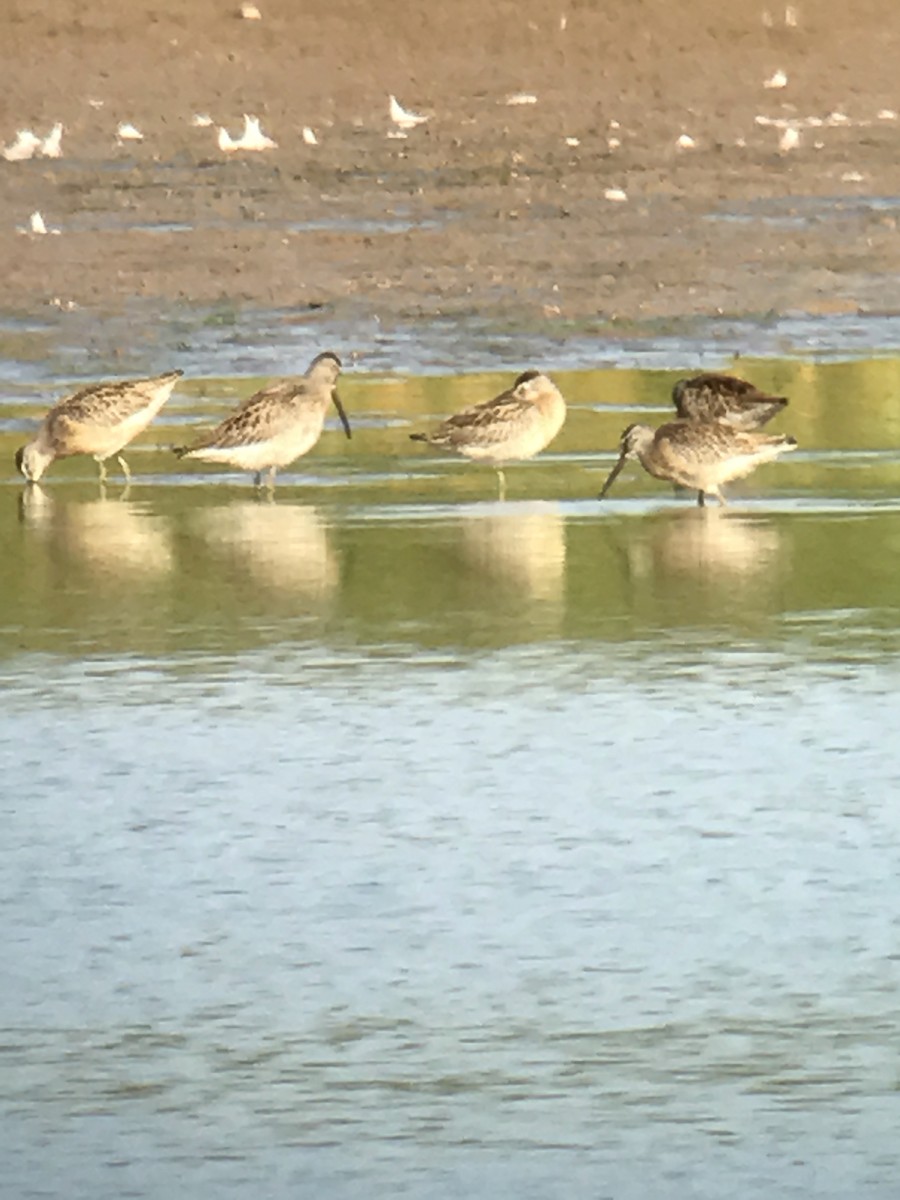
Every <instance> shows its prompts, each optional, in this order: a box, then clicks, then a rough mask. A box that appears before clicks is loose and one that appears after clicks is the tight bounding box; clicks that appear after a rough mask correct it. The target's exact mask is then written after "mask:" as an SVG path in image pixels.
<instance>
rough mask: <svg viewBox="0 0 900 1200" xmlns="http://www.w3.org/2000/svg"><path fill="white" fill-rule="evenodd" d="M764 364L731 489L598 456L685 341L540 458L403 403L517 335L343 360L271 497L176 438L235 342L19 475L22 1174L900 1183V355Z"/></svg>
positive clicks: (3, 628) (185, 1186) (318, 1182)
mask: <svg viewBox="0 0 900 1200" xmlns="http://www.w3.org/2000/svg"><path fill="white" fill-rule="evenodd" d="M741 369H743V370H745V371H747V373H750V374H752V377H753V378H754V379H757V380H758V381H759V382H760V383H761V384H763V385H767V386H772V387H773V388H778V389H780V390H784V391H787V392H789V394H790V395H791V397H792V407H791V409H789V410H788V413H787V414H786V415H785V416H784V417H783V418H781V419H780V421H779V427H780V428H783V429H785V430H786V431H790V432H792V433H794V434H795V435H796V436H797V437H798V439H799V440H800V442H801V446H802V450H801V452H800V453H798V454H797V455H795V456H793V457H792V458H791V459H788V460H786V461H783V462H782V463H779V464H777V465H775V466H772V467H768V468H764V469H762V470H760V471H759V472H757V474H756V475H754V476H752V477H751V478H750V479H749V480H747V481H744V482H743V483H742V484H740V485H736V486H735V487H734V488H733V490H732V495H733V499H734V501H735V503H734V505H733V507H731V508H729V509H727V510H725V511H724V512H719V511H718V510H716V509H709V510H706V511H699V510H697V509H696V508H694V507H693V506H692V505H691V503H690V502H687V501H685V500H683V499H681V498H677V497H674V496H673V495H672V494H671V492H670V491H669V490H668V489H667V488H666V487H664V486H663V485H661V484H658V483H656V482H654V481H652V480H649V479H647V478H646V477H645V476H643V474H641V473H640V472H639V471H638V470H637V469H632V470H629V471H628V472H626V473H625V474H624V475H623V476H622V478H621V479H620V481H619V483H618V484H617V485H616V489H615V491H614V493H613V497H612V499H611V500H610V501H609V502H607V503H604V504H602V505H601V504H599V503H598V502H596V501H595V500H593V499H592V498H591V497H592V496H594V495H595V494H596V492H597V490H598V488H599V486H600V483H601V482H602V479H603V477H604V475H605V473H606V471H607V470H608V469H609V466H610V465H611V463H612V461H613V450H614V447H615V443H616V440H617V436H618V433H619V431H620V430H621V428H622V427H623V426H624V425H626V424H628V423H629V421H631V420H633V419H636V418H640V419H644V420H649V421H651V422H655V421H659V420H662V419H663V415H664V413H665V412H666V411H667V410H666V408H665V402H666V401H665V398H666V394H667V388H668V387H669V386H670V385H671V382H672V379H673V378H674V376H673V375H671V374H667V373H664V372H637V371H610V372H594V373H566V372H560V373H555V374H556V375H557V377H558V378H559V380H560V382H561V383H562V385H563V386H564V390H565V391H566V394H567V396H569V397H570V398H571V400H572V411H571V415H570V420H569V422H568V424H567V426H566V429H565V431H564V433H563V435H562V436H561V437H560V439H559V441H558V443H557V444H555V445H554V447H553V449H552V452H550V453H548V454H546V455H545V456H543V457H542V459H540V460H538V461H537V462H535V463H532V464H528V465H524V466H522V467H519V468H512V469H510V470H509V472H508V485H509V488H508V494H509V499H508V501H507V502H506V503H505V504H500V503H498V502H497V501H496V500H495V494H496V493H495V482H494V477H493V475H492V473H491V472H489V471H484V470H479V469H478V468H475V467H472V466H470V465H467V464H463V463H458V462H455V461H451V462H447V461H445V460H443V459H440V458H438V457H436V456H432V455H431V454H430V453H429V452H427V451H426V452H425V453H423V452H422V451H421V450H420V449H419V448H416V447H413V448H410V444H409V443H408V441H407V440H406V434H407V433H408V432H409V430H410V429H412V428H414V427H417V426H419V425H421V424H422V423H423V422H426V421H427V420H428V419H429V418H430V417H431V416H433V415H437V414H444V413H446V412H448V411H450V410H451V409H453V408H454V407H459V406H460V405H461V404H463V403H467V402H471V401H473V400H476V399H479V398H483V397H484V396H487V395H490V394H492V392H493V391H496V390H499V387H502V386H504V385H505V383H506V382H507V378H508V377H507V376H500V375H498V376H491V377H481V378H474V377H468V378H464V379H462V380H459V379H457V380H447V379H442V378H439V377H438V378H432V379H397V378H393V377H385V378H380V379H375V378H372V377H357V378H356V379H353V378H352V377H348V378H347V380H346V384H345V386H344V388H343V393H344V397H345V402H346V404H347V407H348V408H349V409H350V410H351V413H352V414H353V415H354V416H355V427H356V433H355V436H354V441H353V442H352V443H351V444H350V445H349V446H348V445H347V443H345V442H344V441H343V440H342V439H341V438H340V436H339V433H338V431H337V430H336V429H334V428H329V430H328V431H327V432H326V434H325V435H324V436H323V439H322V442H321V443H320V446H319V447H318V448H317V449H316V451H314V452H313V454H311V455H310V456H309V458H308V459H307V460H305V461H302V462H301V463H299V464H297V466H296V468H295V469H294V470H293V471H291V472H287V473H286V475H285V481H284V485H283V486H282V487H280V488H279V491H278V493H277V495H276V500H275V502H274V503H268V502H265V501H261V500H259V499H257V498H256V496H255V494H254V493H253V491H252V489H251V488H250V487H249V486H248V485H247V482H246V481H245V480H244V479H242V478H241V477H240V476H236V475H231V474H228V473H217V472H215V471H212V470H210V471H207V470H204V469H203V468H202V467H201V468H191V469H190V470H188V469H186V468H185V467H184V466H183V465H178V464H176V466H175V468H174V469H173V466H172V463H171V460H170V457H169V455H168V454H166V453H165V451H164V449H163V447H164V446H165V445H166V444H167V443H170V442H172V441H174V440H177V439H178V438H179V437H183V435H184V432H185V429H184V427H185V426H187V425H189V424H191V423H193V422H195V421H198V420H205V421H210V420H212V419H214V418H215V417H216V416H217V415H218V413H220V412H221V411H222V409H223V408H225V407H227V406H228V405H229V404H231V403H233V402H234V398H235V396H237V395H244V394H246V393H247V392H249V390H251V387H252V386H253V383H252V381H250V380H242V379H237V380H229V381H221V380H219V381H216V380H209V381H200V383H192V384H189V385H186V386H185V387H184V388H183V389H180V390H179V392H178V393H177V394H176V397H175V400H174V401H173V404H172V405H171V406H170V407H171V409H172V411H171V412H170V413H169V416H168V419H169V422H170V427H169V428H166V427H165V426H163V427H161V428H159V429H157V428H156V427H154V429H153V430H151V431H150V434H149V435H148V436H147V437H146V438H145V439H144V442H143V446H142V447H136V448H134V450H133V452H132V454H131V455H130V456H129V457H130V461H131V465H132V467H133V469H134V470H135V472H136V473H137V474H139V475H140V479H139V481H138V483H137V486H135V487H133V488H132V489H131V490H130V491H129V492H128V493H127V494H123V492H122V490H121V488H119V487H117V486H112V487H109V488H108V489H107V490H106V492H105V493H101V492H100V491H99V489H98V487H97V484H96V482H95V481H94V478H93V470H94V468H93V464H92V463H89V462H84V461H80V460H74V461H72V462H68V463H60V464H57V465H56V466H55V467H54V468H53V469H52V471H51V473H50V475H49V477H48V479H47V486H46V487H45V488H41V489H31V490H29V491H27V492H26V491H23V489H22V488H21V487H20V486H18V484H16V483H15V482H14V481H13V479H12V476H11V474H9V475H7V476H6V478H5V483H2V484H0V553H2V558H3V563H4V567H3V574H2V583H0V686H2V697H3V701H2V709H0V768H2V780H3V786H2V789H0V796H2V798H0V813H2V817H0V820H2V831H3V852H2V854H0V904H2V920H0V954H2V961H3V963H4V967H5V986H4V987H3V988H2V989H0V1111H2V1120H0V1163H2V1176H3V1180H4V1186H3V1188H0V1193H2V1194H3V1195H9V1196H10V1197H16V1200H18V1198H20V1197H21V1198H26V1197H28V1198H32V1197H33V1198H45V1197H52V1198H54V1200H55V1198H57V1197H60V1198H61V1197H65V1198H66V1200H82V1198H84V1200H87V1198H90V1200H114V1198H115V1200H119V1198H121V1197H141V1198H152V1200H156V1198H157V1197H163V1196H171V1195H185V1196H191V1197H206V1196H209V1197H213V1196H215V1197H235V1198H237V1197H242V1198H243V1197H246V1196H248V1195H251V1194H259V1195H263V1196H272V1197H278V1198H279V1200H280V1198H281V1197H296V1196H304V1197H305V1196H324V1197H335V1198H337V1200H345V1198H347V1200H351V1198H352V1200H356V1198H359V1200H363V1198H369V1197H372V1196H395V1195H396V1196H409V1197H414V1198H416V1200H419V1198H422V1200H426V1198H427V1200H431V1198H438V1197H450V1196H454V1197H455V1196H466V1197H473V1196H474V1197H495V1196H503V1197H510V1198H516V1200H519V1198H522V1197H526V1198H531V1197H534V1198H535V1200H539V1198H540V1200H543V1198H545V1197H548V1196H553V1197H556V1196H559V1197H567V1198H568V1197H573V1196H574V1197H579V1198H581V1197H584V1198H590V1200H594V1198H599V1197H606V1196H609V1197H615V1198H616V1200H618V1198H628V1200H631V1198H634V1200H645V1198H648V1197H649V1198H651V1200H654V1198H657V1197H659V1198H661V1200H669V1198H671V1200H692V1198H694V1197H697V1198H701V1197H702V1198H707V1197H708V1198H710V1200H712V1198H719V1197H722V1196H726V1195H727V1196H734V1197H739V1198H744V1197H754V1198H755V1197H767V1198H768V1197H772V1196H779V1197H781V1196H785V1197H797V1198H803V1200H807V1198H808V1197H810V1196H816V1197H829V1198H834V1200H844V1198H845V1197H847V1196H848V1195H854V1196H857V1197H863V1198H865V1200H876V1198H877V1200H881V1198H884V1200H887V1198H889V1197H894V1196H895V1195H896V1189H897V1179H898V1178H900V1148H898V1140H897V1133H896V1131H897V1128H898V1123H900V1090H898V1089H900V1066H898V1063H900V1017H898V1003H897V996H898V986H900V898H898V891H897V879H898V878H900V811H898V804H900V801H898V797H900V749H898V746H897V736H896V730H897V725H898V718H900V705H898V700H897V695H898V684H900V586H898V571H897V567H896V562H897V558H898V554H900V500H898V496H900V459H898V455H897V451H896V447H897V446H898V445H900V361H896V360H891V359H884V360H880V361H876V362H862V363H855V364H846V363H844V364H831V365H828V366H822V365H820V366H816V365H815V364H811V363H790V362H768V363H756V364H753V365H751V366H747V365H746V364H742V367H741ZM41 403H42V401H41V400H40V399H39V398H38V397H37V396H34V395H30V394H27V393H22V394H20V395H17V396H15V397H10V399H9V402H8V404H7V405H6V407H5V408H4V409H2V410H0V453H2V455H3V459H4V461H7V462H8V461H9V458H10V451H11V448H12V447H13V446H14V445H16V444H17V443H18V442H19V441H21V440H22V434H23V433H24V432H25V431H26V430H27V429H28V428H31V427H32V426H31V419H32V418H33V416H34V414H35V413H36V412H38V411H39V410H40V407H41ZM657 410H658V411H657Z"/></svg>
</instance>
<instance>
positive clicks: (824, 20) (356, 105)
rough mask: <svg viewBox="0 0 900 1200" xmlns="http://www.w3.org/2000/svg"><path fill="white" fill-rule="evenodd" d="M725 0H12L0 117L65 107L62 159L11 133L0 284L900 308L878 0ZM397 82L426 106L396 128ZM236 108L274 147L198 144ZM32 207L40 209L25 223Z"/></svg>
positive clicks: (156, 291)
mask: <svg viewBox="0 0 900 1200" xmlns="http://www.w3.org/2000/svg"><path fill="white" fill-rule="evenodd" d="M674 7H677V9H678V11H677V13H673V12H672V11H671V9H672V8H674ZM724 7H726V6H722V5H721V4H719V3H712V2H710V0H691V3H687V4H681V5H678V6H672V5H670V4H669V3H663V2H661V0H647V2H646V3H643V4H634V5H629V6H620V5H615V6H614V5H611V4H610V5H596V4H589V3H585V2H582V3H577V2H576V3H571V4H568V5H567V4H561V5H559V6H552V5H551V6H548V5H546V4H545V3H539V2H538V0H526V2H524V3H497V4H494V5H492V6H491V7H490V9H489V11H488V10H487V9H486V6H483V5H476V4H474V3H472V2H471V0H461V2H457V3H454V4H452V5H445V6H443V7H442V8H440V9H434V8H433V7H432V6H426V5H414V4H402V3H401V4H392V5H377V4H376V5H371V4H363V3H351V2H349V0H345V2H343V3H341V2H337V3H330V4H328V5H325V4H321V3H312V4H309V5H304V6H302V9H301V6H299V5H295V4H292V3H289V2H288V0H282V2H280V3H278V2H276V0H270V2H268V3H266V2H265V0H263V2H262V3H261V4H260V10H261V13H262V19H261V20H258V21H248V20H243V19H241V18H240V17H239V16H238V15H237V14H236V11H235V10H234V9H233V8H231V7H230V6H229V5H228V4H227V3H226V4H214V3H211V2H210V0H198V2H196V3H175V2H174V0H166V2H165V3H157V4H155V5H153V6H152V9H151V8H150V7H148V6H146V5H143V4H137V5H132V6H126V5H121V4H119V3H116V2H115V0H98V2H96V3H94V4H92V5H91V6H90V7H89V8H83V7H82V6H80V5H76V4H74V3H70V2H69V0H44V2H42V3H34V4H29V5H28V6H25V5H24V4H23V5H20V6H14V7H13V8H12V9H5V10H4V12H3V13H2V14H0V44H2V45H4V47H5V48H6V51H7V53H6V55H5V59H6V60H7V61H6V81H5V83H6V86H5V88H4V90H3V94H2V102H0V139H2V141H3V144H4V145H9V144H10V143H11V142H12V141H13V138H14V136H15V132H16V130H17V129H19V128H23V127H27V128H33V129H35V131H36V132H37V133H38V134H39V135H41V136H43V135H45V134H46V133H47V132H48V130H49V128H50V127H51V126H52V124H53V123H54V122H55V121H61V122H62V123H63V125H64V126H65V132H64V134H63V138H62V156H61V157H60V158H58V159H47V158H41V157H35V158H34V159H32V160H30V161H26V162H5V161H0V217H2V219H0V256H2V259H3V262H4V264H5V266H4V271H3V277H2V286H0V309H2V310H3V311H5V312H7V313H29V312H35V311H38V310H41V309H46V306H48V305H55V306H57V307H63V308H73V307H76V308H78V309H79V310H88V311H90V312H91V313H96V314H97V315H100V316H102V315H104V314H111V313H115V312H120V311H121V310H122V308H123V306H125V305H127V304H128V302H129V301H131V300H133V299H135V298H138V299H142V300H151V301H158V302H160V303H179V304H188V305H201V306H202V305H210V304H217V303H223V302H227V303H229V304H231V305H234V306H236V307H237V308H238V309H240V307H241V306H243V305H246V306H249V307H254V308H256V309H259V308H276V309H281V310H288V311H292V312H294V313H295V314H296V316H297V319H298V320H302V321H304V322H311V323H312V324H313V325H314V324H315V322H316V321H318V320H320V319H321V320H325V319H329V320H335V319H336V320H339V321H342V322H349V323H352V322H353V321H354V320H359V321H371V320H372V319H375V318H378V319H380V320H384V321H392V322H412V323H415V322H418V321H429V320H435V319H446V318H450V319H458V320H469V319H478V320H480V321H482V322H487V323H489V324H491V325H493V326H495V327H496V328H498V329H508V328H515V329H517V330H519V331H522V332H523V333H526V334H527V333H528V331H529V330H535V331H540V330H545V329H547V328H556V329H560V330H570V331H572V332H573V334H574V333H585V332H590V333H593V334H596V335H598V336H600V337H602V336H604V334H606V333H608V332H610V331H616V330H620V329H621V328H622V327H623V326H627V325H629V324H634V325H635V326H636V327H640V326H642V325H644V324H645V323H648V322H649V323H653V322H660V321H663V322H664V321H667V320H677V319H682V318H691V317H716V316H725V317H734V318H742V317H750V318H757V317H763V316H765V315H767V314H768V315H772V314H774V315H775V316H779V315H783V314H788V313H810V314H817V315H826V316H827V315H829V314H847V313H857V312H859V313H879V314H892V313H894V312H897V313H900V290H898V287H897V277H898V273H900V238H898V236H897V220H898V217H900V154H898V148H900V119H897V118H896V117H895V116H893V115H892V114H893V113H894V112H895V106H896V108H897V109H900V95H898V94H897V89H896V84H895V79H896V76H895V72H894V63H895V62H896V52H897V48H898V45H897V44H898V41H900V36H898V35H900V17H898V15H897V12H896V8H895V6H894V5H893V4H892V3H890V2H889V0H888V2H882V0H878V2H872V3H862V4H858V5H856V6H855V7H854V9H853V11H852V13H851V12H848V11H846V10H845V9H844V8H843V7H841V6H839V5H837V4H835V3H820V4H817V5H814V6H813V5H808V6H805V5H799V6H795V7H794V9H792V10H788V11H787V15H786V10H785V9H784V8H783V7H782V6H777V7H776V6H772V5H770V6H769V8H770V11H769V12H766V11H764V8H765V5H764V4H757V3H753V4H750V3H744V2H742V0H741V2H739V3H734V4H730V5H728V6H727V8H728V12H727V13H725V14H724V15H723V13H722V11H721V10H722V8H724ZM605 10H608V11H605ZM620 10H625V11H620ZM779 70H780V71H783V72H784V73H785V75H786V77H787V83H786V85H785V86H783V87H780V88H775V87H766V86H764V82H765V81H766V80H771V78H772V76H773V75H774V73H775V72H776V71H779ZM389 92H394V93H396V94H397V95H398V96H400V98H401V99H402V100H403V102H404V103H405V104H407V106H408V107H410V108H413V109H415V110H417V111H419V112H421V113H423V114H425V115H427V116H428V117H429V119H428V121H427V122H426V123H424V124H422V125H420V126H419V127H417V128H415V129H412V130H410V131H409V132H408V134H407V136H406V137H403V138H401V137H396V136H389V134H395V133H397V132H400V131H398V130H397V129H396V127H395V126H394V125H393V124H392V123H391V121H390V120H389V118H388V110H387V96H388V93H389ZM517 94H526V95H528V96H534V97H535V98H536V100H535V102H533V103H513V104H511V103H509V99H510V97H513V96H516V95H517ZM521 98H522V96H521V95H519V99H521ZM244 112H250V113H256V114H257V115H258V116H259V117H260V119H261V121H262V125H263V129H264V130H265V132H266V133H267V134H269V135H270V136H271V137H272V138H274V139H275V140H276V141H277V143H278V148H277V149H276V150H272V151H267V152H264V153H255V154H254V153H243V154H241V153H238V154H232V155H226V154H223V153H222V152H221V151H220V150H219V149H218V147H217V143H216V127H217V126H218V125H219V124H221V125H224V126H226V127H227V128H228V129H229V130H231V132H232V133H233V134H237V133H238V132H239V131H240V127H241V116H242V114H243V113H244ZM195 114H209V115H210V116H211V117H212V119H213V122H214V124H213V125H212V126H211V127H195V126H194V125H193V124H192V118H193V116H194V115H195ZM121 121H129V122H132V123H133V124H134V125H135V126H137V127H138V129H139V130H140V131H141V132H142V133H143V135H144V139H143V141H140V142H136V141H135V142H119V141H118V140H117V137H116V127H117V125H118V123H119V122H121ZM786 124H790V125H791V126H792V127H794V128H796V129H797V130H798V133H799V136H800V141H799V145H798V146H797V147H796V148H795V149H792V150H790V151H787V152H783V151H780V150H779V139H780V138H781V135H782V134H783V132H784V128H785V125H786ZM304 126H308V127H309V128H310V129H312V130H313V131H314V132H315V135H316V137H317V139H318V145H315V146H311V145H307V144H306V143H305V142H304V140H303V137H302V130H303V127H304ZM683 134H685V135H688V136H689V137H690V138H691V139H692V140H693V142H694V145H693V146H692V147H686V148H682V147H679V146H678V144H677V139H678V138H679V137H680V136H681V135H683ZM617 193H621V194H623V195H624V197H625V198H624V199H621V198H620V199H616V198H610V197H611V196H615V195H616V194H617ZM35 210H39V211H40V212H41V213H42V214H43V215H44V218H45V220H46V223H47V225H48V226H49V227H50V228H51V229H53V228H58V229H59V230H60V233H59V235H58V236H54V235H53V234H52V233H50V234H48V235H44V236H35V235H31V234H27V233H22V232H20V231H19V228H18V227H24V226H27V223H28V217H29V214H30V213H31V212H33V211H35Z"/></svg>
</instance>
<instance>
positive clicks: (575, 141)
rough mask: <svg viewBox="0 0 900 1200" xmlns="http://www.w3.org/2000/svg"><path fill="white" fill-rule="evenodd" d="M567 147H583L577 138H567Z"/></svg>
mask: <svg viewBox="0 0 900 1200" xmlns="http://www.w3.org/2000/svg"><path fill="white" fill-rule="evenodd" d="M566 145H567V146H580V145H581V141H580V140H579V139H578V138H576V137H567V138H566Z"/></svg>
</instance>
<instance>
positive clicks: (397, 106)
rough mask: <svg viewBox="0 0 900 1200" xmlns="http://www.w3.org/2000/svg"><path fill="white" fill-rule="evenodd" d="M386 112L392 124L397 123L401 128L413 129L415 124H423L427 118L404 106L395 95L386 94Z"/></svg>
mask: <svg viewBox="0 0 900 1200" xmlns="http://www.w3.org/2000/svg"><path fill="white" fill-rule="evenodd" d="M388 114H389V116H390V118H391V120H392V121H393V122H394V124H395V125H399V126H400V128H401V129H415V127H416V126H417V125H423V124H424V123H425V122H426V121H427V120H428V118H427V117H423V116H422V115H421V114H420V113H414V112H410V111H409V110H408V109H406V108H404V107H403V105H402V104H401V103H400V101H399V100H398V99H397V97H396V96H388Z"/></svg>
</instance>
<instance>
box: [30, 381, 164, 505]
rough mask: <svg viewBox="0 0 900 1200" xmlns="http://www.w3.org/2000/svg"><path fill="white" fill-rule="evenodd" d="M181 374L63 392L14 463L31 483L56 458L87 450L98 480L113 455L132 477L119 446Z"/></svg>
mask: <svg viewBox="0 0 900 1200" xmlns="http://www.w3.org/2000/svg"><path fill="white" fill-rule="evenodd" d="M183 374H184V372H183V371H169V372H168V373H167V374H165V375H157V376H155V377H154V378H152V379H125V380H122V381H121V382H116V383H92V384H90V385H89V386H88V387H85V388H82V389H81V390H80V391H78V392H75V393H74V394H73V395H71V396H66V397H64V398H63V399H62V400H59V401H57V403H56V404H54V405H53V407H52V408H51V409H50V411H49V412H48V413H47V415H46V416H45V417H44V419H43V421H42V422H41V426H40V428H39V429H38V431H37V434H36V436H35V437H34V439H33V440H32V441H30V442H29V443H28V445H27V446H22V447H21V448H20V449H19V450H18V451H17V452H16V466H17V467H18V469H19V470H20V471H21V473H22V474H23V475H24V476H25V478H26V479H27V480H28V481H29V483H37V481H38V480H39V479H40V478H41V476H42V475H43V474H44V472H45V471H46V470H47V468H48V467H49V466H50V464H51V463H52V462H53V460H54V459H55V458H69V457H70V456H71V455H73V454H90V455H91V456H92V457H93V458H94V459H95V461H96V462H97V463H98V465H99V467H100V482H101V483H102V482H103V481H104V480H105V479H106V459H108V458H115V459H116V461H117V462H118V464H119V466H120V467H121V468H122V473H123V474H124V476H125V478H126V480H128V481H129V482H130V480H131V472H130V471H129V469H128V464H127V463H126V461H125V459H124V458H123V457H122V455H121V451H122V450H123V449H124V447H125V446H127V445H128V443H129V442H131V441H133V440H134V438H136V437H137V435H138V434H139V433H142V432H143V431H144V430H145V429H146V428H147V426H148V425H149V424H150V422H151V421H152V420H153V418H154V417H155V416H156V414H157V413H158V412H159V410H160V409H161V408H162V406H163V405H164V404H165V402H166V401H167V400H168V399H169V397H170V396H171V394H172V389H173V388H174V386H175V384H176V382H177V381H178V380H179V379H180V378H181V376H182V375H183Z"/></svg>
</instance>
